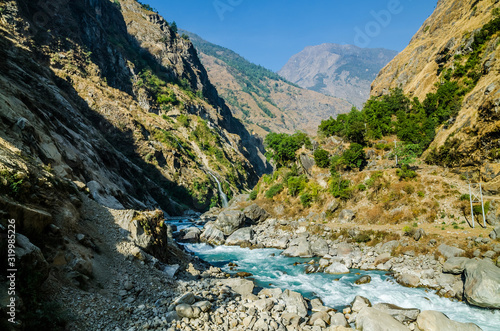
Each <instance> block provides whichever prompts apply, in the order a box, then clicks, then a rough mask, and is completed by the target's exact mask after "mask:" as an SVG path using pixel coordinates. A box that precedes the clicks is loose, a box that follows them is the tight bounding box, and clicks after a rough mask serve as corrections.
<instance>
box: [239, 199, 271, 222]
mask: <svg viewBox="0 0 500 331" xmlns="http://www.w3.org/2000/svg"><path fill="white" fill-rule="evenodd" d="M243 214H245V217H246V218H247V220H248V221H249V222H251V223H254V224H257V223H260V222H263V221H265V220H266V219H268V218H269V216H270V215H269V213H268V212H267V211H266V210H265V209H264V208H262V207H260V206H259V205H257V204H256V203H254V204H251V205H250V206H248V207H246V208H245V209H244V210H243Z"/></svg>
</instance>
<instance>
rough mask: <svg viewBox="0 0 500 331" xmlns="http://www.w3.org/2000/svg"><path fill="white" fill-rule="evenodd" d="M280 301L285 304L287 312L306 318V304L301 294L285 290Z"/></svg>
mask: <svg viewBox="0 0 500 331" xmlns="http://www.w3.org/2000/svg"><path fill="white" fill-rule="evenodd" d="M280 299H281V300H283V302H284V303H285V306H286V311H287V312H289V313H293V314H297V315H298V316H300V317H306V316H307V303H306V300H304V297H303V296H302V294H300V293H298V292H294V291H290V290H285V291H283V293H282V294H281V297H280Z"/></svg>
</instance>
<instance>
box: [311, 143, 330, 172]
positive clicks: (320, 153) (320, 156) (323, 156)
mask: <svg viewBox="0 0 500 331" xmlns="http://www.w3.org/2000/svg"><path fill="white" fill-rule="evenodd" d="M329 158H330V153H328V152H327V151H325V150H324V149H322V148H318V149H316V150H315V151H314V162H316V165H317V166H318V167H320V168H328V166H329V165H330V159H329Z"/></svg>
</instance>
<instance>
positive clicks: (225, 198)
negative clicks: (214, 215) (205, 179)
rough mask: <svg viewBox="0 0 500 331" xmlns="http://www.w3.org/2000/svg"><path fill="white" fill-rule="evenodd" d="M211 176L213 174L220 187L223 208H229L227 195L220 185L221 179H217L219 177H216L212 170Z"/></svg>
mask: <svg viewBox="0 0 500 331" xmlns="http://www.w3.org/2000/svg"><path fill="white" fill-rule="evenodd" d="M209 174H210V176H212V177H213V178H214V179H215V181H216V182H217V186H218V187H219V196H220V199H221V200H222V208H227V195H226V193H224V192H223V191H222V186H221V185H220V182H219V180H218V179H217V177H215V175H214V174H212V173H211V172H209Z"/></svg>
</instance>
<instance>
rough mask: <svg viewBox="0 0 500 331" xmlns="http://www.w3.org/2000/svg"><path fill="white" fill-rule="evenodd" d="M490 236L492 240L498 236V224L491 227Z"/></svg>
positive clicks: (499, 228) (499, 232)
mask: <svg viewBox="0 0 500 331" xmlns="http://www.w3.org/2000/svg"><path fill="white" fill-rule="evenodd" d="M490 238H491V239H493V240H495V239H497V238H500V226H497V227H496V228H494V229H493V231H491V233H490Z"/></svg>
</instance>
